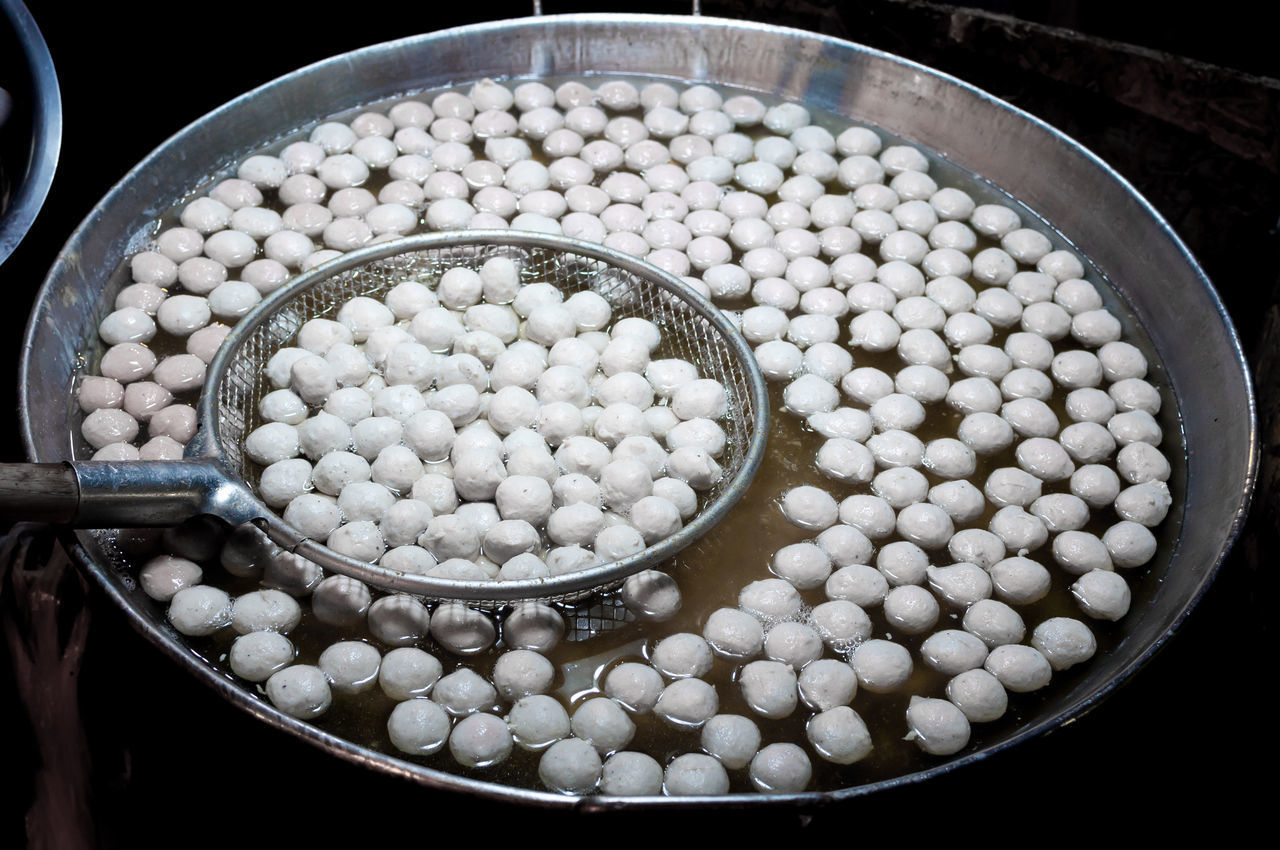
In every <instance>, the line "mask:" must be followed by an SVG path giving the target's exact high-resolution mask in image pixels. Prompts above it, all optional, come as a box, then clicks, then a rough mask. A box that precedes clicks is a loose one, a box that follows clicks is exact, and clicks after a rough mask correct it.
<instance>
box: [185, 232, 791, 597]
mask: <svg viewBox="0 0 1280 850" xmlns="http://www.w3.org/2000/svg"><path fill="white" fill-rule="evenodd" d="M486 248H501V249H507V250H508V251H513V250H514V251H520V250H535V251H536V250H541V251H549V252H555V253H556V254H558V255H563V254H571V255H577V256H578V257H580V258H581V257H585V258H587V259H588V260H591V261H594V262H596V263H600V264H603V266H604V267H603V268H602V269H600V271H599V272H597V276H599V275H600V274H602V273H604V272H608V271H609V270H610V268H613V269H621V270H622V271H624V272H626V273H629V274H630V275H632V276H634V277H635V278H636V279H637V280H638V281H640V282H641V283H642V284H645V285H652V286H655V287H658V288H659V289H660V290H662V291H663V292H662V294H661V297H662V298H663V299H664V301H666V299H668V298H669V299H670V301H669V302H668V303H670V304H672V305H676V306H675V307H674V309H680V310H686V309H687V310H690V311H692V312H693V314H694V315H695V318H693V319H691V321H699V322H705V326H704V327H705V328H707V331H706V332H707V333H708V335H709V336H712V338H713V339H714V340H715V343H716V344H719V345H723V346H725V347H726V348H727V349H728V353H729V357H730V359H731V361H732V362H733V365H735V366H737V367H739V368H741V370H742V381H743V383H744V384H745V386H746V390H747V393H746V394H747V396H748V397H747V398H745V399H744V398H740V397H738V396H739V395H740V394H739V393H736V392H735V391H734V389H733V388H732V387H729V386H726V389H727V390H728V391H729V395H730V398H729V402H730V410H729V413H728V417H730V418H731V419H735V420H738V421H739V422H741V423H742V427H744V428H745V429H746V433H747V435H748V440H747V445H746V448H745V451H744V452H743V454H742V459H741V462H740V464H739V466H738V468H737V469H736V470H735V471H732V474H731V475H728V476H727V478H728V480H727V482H722V483H721V484H720V485H718V486H719V490H720V492H719V494H718V495H717V496H716V497H715V498H714V499H713V500H711V501H710V502H709V503H708V504H706V505H704V506H703V507H702V509H701V510H700V511H699V512H698V514H697V515H696V516H695V517H694V519H693V520H692V521H691V522H689V523H688V524H686V525H685V526H684V527H683V528H681V529H680V530H679V531H678V532H676V533H675V534H674V535H672V536H671V537H668V538H666V539H665V540H662V541H660V542H659V543H657V544H655V545H653V546H650V547H648V548H646V549H644V550H643V551H641V552H639V553H636V554H635V555H631V556H629V557H627V558H624V559H622V560H619V561H613V562H611V563H605V564H600V565H598V566H595V567H592V568H589V569H586V570H581V571H578V572H573V573H568V574H564V575H560V576H552V577H549V578H541V579H520V580H514V581H498V580H492V581H478V580H463V579H449V578H438V577H430V576H425V575H419V574H410V573H403V572H400V571H397V570H390V569H387V568H385V567H381V566H377V565H374V564H371V563H367V562H364V561H359V560H356V559H354V558H351V557H349V556H345V555H342V554H340V553H338V552H335V551H334V550H332V549H329V548H328V547H326V546H324V545H322V544H321V543H319V542H318V541H316V540H312V539H309V538H307V537H305V536H304V535H303V534H302V533H301V532H300V531H298V530H297V529H296V528H294V527H293V526H291V525H289V524H288V523H286V522H285V521H284V520H283V519H282V518H281V517H280V516H279V515H278V514H277V513H275V512H274V511H273V510H271V509H270V508H269V507H267V505H266V504H265V503H264V502H262V500H261V499H260V498H259V497H258V495H257V492H256V491H255V490H253V489H252V488H251V487H247V489H249V490H250V492H251V493H252V501H254V502H256V503H257V504H256V507H257V508H258V510H257V513H258V514H259V515H260V516H259V517H258V518H257V519H255V520H254V522H255V523H256V524H257V525H258V526H259V527H260V528H261V529H262V530H263V531H264V532H265V533H266V534H267V536H268V537H270V538H271V540H272V541H273V542H274V543H276V544H277V545H279V546H281V547H283V548H285V549H287V550H289V551H291V552H293V553H295V554H297V555H299V556H302V557H305V558H306V559H308V560H310V561H313V562H314V563H316V564H318V565H320V566H321V567H323V568H324V569H326V570H329V571H331V572H334V573H339V574H342V575H347V576H350V577H351V578H355V579H357V580H360V581H363V582H366V583H368V584H372V585H374V586H376V587H379V588H381V589H383V590H387V591H393V592H404V593H411V594H414V595H416V596H421V597H425V598H428V599H432V600H440V601H462V602H470V603H473V604H478V605H481V606H490V607H499V606H503V605H508V604H511V603H515V602H521V601H527V600H543V601H558V602H576V601H578V600H580V599H583V598H585V597H587V596H589V595H591V594H593V593H596V592H601V591H605V590H608V589H611V588H613V587H616V586H617V585H619V584H620V583H621V582H622V581H623V580H624V579H626V578H627V577H628V576H631V575H633V574H635V573H637V572H640V571H641V570H645V569H648V568H651V567H654V566H656V565H658V564H660V563H662V562H663V561H665V560H667V559H669V558H671V557H672V556H674V555H675V554H676V553H678V552H679V551H680V550H682V549H684V548H685V547H687V546H689V545H690V544H692V543H693V542H695V541H696V540H697V539H699V538H700V537H702V536H703V535H704V534H706V533H707V532H708V531H710V530H711V528H712V527H714V526H715V525H716V523H718V522H719V521H720V520H721V519H723V518H724V516H725V515H726V514H727V513H728V512H729V510H730V509H731V508H732V507H733V506H734V505H735V504H737V502H738V501H739V500H740V499H741V498H742V496H743V495H744V494H745V492H746V490H747V488H748V487H749V486H750V484H751V481H752V479H753V478H754V477H755V474H756V472H757V471H758V469H759V467H760V464H761V462H762V461H763V458H764V450H765V445H766V443H767V441H768V435H769V394H768V388H767V386H766V384H765V379H764V375H763V374H762V373H761V371H760V367H759V366H758V365H757V363H756V360H755V355H754V354H753V352H752V350H751V347H750V345H749V344H748V343H747V341H746V339H745V338H744V337H743V336H742V333H741V332H740V331H739V330H738V328H737V327H736V326H735V325H734V324H733V323H732V322H731V321H730V320H729V319H728V318H727V317H726V316H725V315H724V313H723V312H722V311H721V310H720V308H718V307H716V306H715V305H714V304H712V303H711V301H709V300H708V299H707V298H705V297H703V296H702V295H701V294H699V293H698V292H696V291H694V290H692V289H691V288H689V286H687V285H686V284H685V283H683V282H682V281H681V280H680V279H679V278H677V277H675V276H673V275H671V274H669V273H667V272H665V271H663V270H662V269H659V268H657V267H656V266H653V265H651V264H649V263H647V262H644V261H642V260H640V259H637V258H636V257H633V256H631V255H629V254H624V253H622V252H620V251H616V250H613V249H611V248H608V247H605V246H603V245H599V244H595V243H590V242H584V241H582V240H579V239H572V238H569V237H564V236H553V235H550V234H543V233H535V232H529V231H511V230H468V231H451V232H441V233H432V234H424V235H417V236H409V237H404V238H399V239H394V240H388V241H386V242H381V243H378V244H376V245H370V246H367V247H365V248H360V249H357V250H354V251H351V252H348V253H346V254H344V255H343V256H341V257H337V258H334V259H333V260H331V261H329V262H327V263H324V264H322V265H320V266H318V267H316V268H315V269H312V270H310V271H307V272H304V273H303V274H300V275H298V276H297V277H295V278H293V279H292V280H291V281H290V282H289V283H287V284H286V285H285V286H283V287H281V288H280V289H278V290H276V291H275V292H273V293H271V294H270V295H269V296H268V297H266V298H264V299H263V300H262V301H261V302H260V303H259V304H258V305H257V306H255V307H254V309H253V310H251V311H250V312H249V313H248V314H246V315H245V316H244V317H243V318H242V319H241V320H240V321H239V322H238V323H237V324H236V326H235V328H234V329H233V330H232V332H231V334H229V335H228V337H227V340H226V342H225V343H224V345H223V346H221V348H220V349H219V351H218V353H217V355H216V356H215V357H214V359H213V360H212V361H211V363H210V364H209V376H210V381H209V382H208V384H207V385H206V390H205V392H204V393H203V394H202V395H201V397H200V400H199V403H198V415H199V421H200V423H201V428H200V431H201V433H200V436H199V437H198V438H197V439H196V440H195V441H193V442H192V444H191V448H190V449H189V450H188V456H189V457H191V456H204V457H210V458H213V459H215V460H216V461H218V462H219V463H220V464H221V465H222V466H223V467H224V468H225V469H226V470H227V472H228V474H229V475H231V476H232V477H233V478H235V479H236V480H239V481H245V483H246V485H248V483H249V482H248V481H247V480H246V476H245V475H244V469H245V468H246V466H248V462H247V461H246V460H245V459H244V458H243V457H242V446H241V445H240V444H241V443H242V442H243V438H244V437H245V436H247V434H248V433H249V431H250V427H249V426H250V424H251V421H252V414H250V415H248V416H241V415H239V413H240V409H242V408H243V405H244V402H243V400H242V401H241V402H240V406H239V408H237V406H236V404H235V403H232V402H230V401H229V400H228V398H227V395H228V393H230V392H232V391H233V388H235V387H237V386H238V384H237V383H236V381H240V382H248V384H249V386H250V387H253V386H256V384H255V383H254V381H255V378H256V379H257V380H258V381H260V380H261V379H260V377H257V376H256V375H247V374H244V373H245V371H246V368H245V360H246V358H244V357H242V356H241V352H242V351H243V349H244V348H245V345H246V343H248V342H250V341H251V340H253V339H256V337H257V335H258V334H259V332H260V331H261V333H262V334H269V335H272V336H274V337H275V338H276V341H277V342H278V345H277V347H280V346H283V345H286V344H287V343H288V339H289V338H290V337H291V336H292V335H293V333H295V332H296V330H297V327H299V326H300V325H301V322H302V321H305V318H301V317H299V316H296V315H294V316H290V315H289V314H288V310H289V306H290V305H291V304H292V303H294V302H295V301H297V300H298V299H299V298H300V297H301V296H303V295H304V294H306V293H307V292H309V291H310V290H312V289H313V288H315V287H317V286H320V285H321V284H323V283H325V282H326V281H329V280H331V279H333V278H335V277H336V276H338V275H342V274H345V273H348V272H354V271H356V270H358V269H361V268H363V267H366V266H368V265H369V264H372V263H377V262H380V261H388V260H391V261H394V259H395V258H396V257H403V256H404V255H410V254H421V253H423V252H436V251H448V250H451V249H457V250H460V251H463V250H467V249H475V250H481V249H486ZM614 307H615V309H616V308H617V305H614ZM307 318H310V317H307ZM616 319H617V316H616V315H615V320H616ZM710 329H714V335H712V334H711V333H710ZM665 333H666V332H665V331H664V336H665ZM695 365H701V364H695ZM237 367H240V368H239V374H238V373H237ZM254 371H256V372H260V371H261V369H260V367H259V368H255V370H254ZM700 371H701V369H700ZM257 401H258V399H257V398H256V397H255V398H253V399H252V400H251V401H250V402H249V403H251V404H252V405H253V410H255V411H256V408H257ZM742 405H746V409H742ZM232 439H234V443H233V442H231V441H232Z"/></svg>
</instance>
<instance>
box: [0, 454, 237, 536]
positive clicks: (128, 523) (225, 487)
mask: <svg viewBox="0 0 1280 850" xmlns="http://www.w3.org/2000/svg"><path fill="white" fill-rule="evenodd" d="M258 504H259V503H258V501H257V499H256V498H254V496H253V494H252V493H251V492H249V490H248V488H247V487H245V486H244V485H243V484H239V483H237V482H235V481H234V480H232V479H231V478H230V477H229V476H228V475H227V473H226V471H225V470H224V469H223V468H222V467H221V466H220V465H219V464H218V463H217V462H216V461H214V460H210V459H204V458H196V459H189V460H141V461H76V462H71V463H14V464H3V465H0V518H3V519H5V520H19V519H22V520H39V521H42V522H51V523H58V524H63V525H70V526H73V527H75V528H143V527H161V526H169V525H176V524H177V523H179V522H182V521H183V520H186V519H190V518H191V517H193V516H198V515H201V514H212V515H213V516H217V517H220V518H222V519H224V520H226V521H227V522H229V523H231V524H232V525H239V524H241V523H244V522H249V521H250V520H254V519H258V518H259V517H260V516H261V513H262V511H261V510H260V509H259V508H258Z"/></svg>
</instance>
